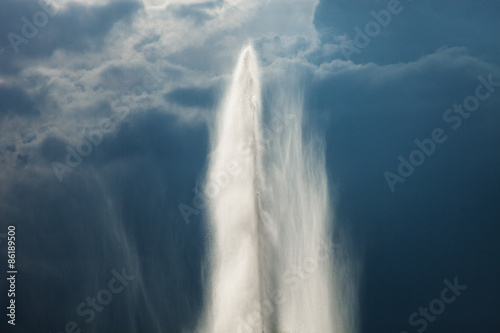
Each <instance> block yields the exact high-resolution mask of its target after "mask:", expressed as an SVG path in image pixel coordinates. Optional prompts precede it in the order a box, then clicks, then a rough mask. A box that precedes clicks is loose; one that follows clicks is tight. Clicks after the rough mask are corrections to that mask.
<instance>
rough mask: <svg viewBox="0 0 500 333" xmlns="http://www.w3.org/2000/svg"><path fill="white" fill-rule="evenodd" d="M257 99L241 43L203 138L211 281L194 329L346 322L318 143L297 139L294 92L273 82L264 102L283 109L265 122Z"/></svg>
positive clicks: (258, 331) (286, 331) (317, 330)
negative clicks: (208, 138)
mask: <svg viewBox="0 0 500 333" xmlns="http://www.w3.org/2000/svg"><path fill="white" fill-rule="evenodd" d="M261 99H262V97H261V87H260V73H259V65H258V61H257V57H256V54H255V51H254V50H253V47H252V46H251V45H249V46H246V47H245V48H244V49H243V51H242V53H241V55H240V57H239V60H238V64H237V66H236V69H235V72H234V74H233V79H232V83H231V86H230V88H229V91H228V94H227V96H226V99H225V102H224V104H223V105H222V108H221V109H220V111H219V114H218V119H217V126H216V128H215V133H213V138H212V145H213V146H212V154H211V158H210V164H209V170H208V175H207V181H206V185H205V194H206V196H207V197H208V198H209V206H208V208H209V219H210V233H211V235H210V236H211V242H210V245H211V249H210V262H209V264H210V283H209V287H208V291H207V295H206V296H207V302H206V310H205V314H204V320H203V322H202V325H201V326H202V327H201V328H200V329H199V330H200V331H202V332H208V333H240V332H241V333H243V332H245V333H247V332H252V333H254V332H255V333H262V332H266V333H276V332H280V333H299V332H300V333H309V332H310V333H347V332H352V331H353V325H352V318H354V317H353V313H352V312H353V311H352V310H353V303H352V301H353V299H354V297H353V296H352V290H350V289H349V288H348V286H346V285H345V284H344V282H345V279H344V277H345V276H346V274H345V272H346V270H345V267H340V263H339V262H337V259H336V258H338V256H337V255H336V253H335V251H337V247H336V246H334V245H333V244H332V243H331V232H332V230H331V229H332V226H331V222H332V221H331V214H330V213H331V212H330V211H329V208H328V205H329V198H328V186H327V177H326V172H325V162H324V158H323V153H322V151H323V146H322V145H319V146H314V145H313V144H312V143H311V144H309V145H304V144H303V139H302V131H301V127H302V125H301V119H302V101H301V100H299V98H298V97H297V94H294V93H292V92H286V91H285V90H283V89H282V90H280V91H276V92H275V94H274V96H273V101H274V102H273V105H272V109H276V108H278V109H279V110H282V112H281V114H280V115H278V116H274V118H273V119H272V120H273V121H274V126H272V127H267V128H266V129H267V131H264V130H263V128H264V127H263V125H262V102H261ZM263 132H265V133H266V134H267V135H264V136H263ZM336 265H338V266H339V267H337V266H336ZM340 288H344V289H340ZM348 289H349V290H348Z"/></svg>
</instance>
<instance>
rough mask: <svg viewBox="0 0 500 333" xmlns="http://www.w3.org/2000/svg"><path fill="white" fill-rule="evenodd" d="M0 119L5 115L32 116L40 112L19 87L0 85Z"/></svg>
mask: <svg viewBox="0 0 500 333" xmlns="http://www.w3.org/2000/svg"><path fill="white" fill-rule="evenodd" d="M0 103H1V104H0V120H1V119H2V118H3V117H4V116H6V115H10V116H22V117H32V116H37V115H39V114H40V111H39V110H38V106H37V103H36V102H34V101H33V100H32V99H31V98H30V97H29V96H28V95H27V94H26V93H25V92H24V91H23V89H22V88H20V87H11V88H7V87H1V86H0Z"/></svg>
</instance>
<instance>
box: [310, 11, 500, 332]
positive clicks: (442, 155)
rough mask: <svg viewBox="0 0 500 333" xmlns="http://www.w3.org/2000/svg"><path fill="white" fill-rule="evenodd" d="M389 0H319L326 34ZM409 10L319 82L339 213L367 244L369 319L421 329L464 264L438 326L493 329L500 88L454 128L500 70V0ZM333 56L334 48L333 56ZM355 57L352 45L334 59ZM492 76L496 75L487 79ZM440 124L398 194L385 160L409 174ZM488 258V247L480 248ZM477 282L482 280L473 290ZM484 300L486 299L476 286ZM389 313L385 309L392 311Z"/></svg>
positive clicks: (381, 327) (317, 98) (390, 327)
mask: <svg viewBox="0 0 500 333" xmlns="http://www.w3.org/2000/svg"><path fill="white" fill-rule="evenodd" d="M387 3H388V2H387V1H380V2H372V1H321V3H320V5H319V7H318V8H317V11H316V16H315V24H316V26H317V27H318V30H319V32H320V33H321V40H322V42H323V43H333V44H335V43H340V42H339V41H340V40H341V39H338V36H339V35H342V34H347V35H348V36H349V38H353V37H354V34H355V32H354V30H353V28H354V27H356V26H358V27H360V28H364V26H365V24H366V23H368V22H369V21H370V20H374V18H373V17H372V16H371V15H370V10H375V11H379V10H382V9H385V8H386V6H387ZM401 4H402V6H403V7H404V10H403V11H402V12H401V13H400V14H398V15H397V16H393V17H392V21H391V23H390V24H389V25H388V26H387V27H385V28H383V29H382V31H381V32H380V34H379V35H377V36H376V37H374V38H372V40H371V42H370V44H369V45H368V46H366V47H364V48H362V49H361V50H360V51H361V52H360V53H359V54H353V55H352V57H351V60H352V61H353V62H354V63H355V64H356V63H357V64H365V65H363V66H355V65H354V64H352V63H348V64H346V63H343V64H341V63H338V62H333V63H332V64H331V72H329V73H328V74H323V75H322V76H321V77H320V78H316V80H315V81H314V82H313V85H312V87H311V89H310V90H309V91H308V94H307V106H308V107H309V108H310V109H312V110H315V114H316V115H317V116H318V117H320V119H325V121H326V123H325V124H324V125H323V126H324V127H325V132H326V143H327V151H326V157H327V169H328V170H329V172H330V177H331V179H332V183H333V184H334V186H335V188H336V189H337V193H338V199H337V211H336V212H337V216H338V218H339V221H341V222H340V223H341V224H343V225H345V226H346V228H349V229H350V230H351V232H352V233H353V235H354V239H357V240H358V241H359V242H361V243H362V244H364V247H365V253H366V255H365V264H364V282H363V284H362V289H361V295H362V298H361V299H362V303H361V309H362V313H364V314H363V315H362V331H363V332H400V331H405V330H406V331H408V332H410V331H414V330H416V329H417V328H420V326H416V325H413V326H411V325H410V323H409V321H408V318H409V316H410V314H412V313H413V312H415V311H416V312H418V308H419V307H420V306H425V307H427V306H428V305H429V302H430V301H431V300H433V299H434V298H436V297H437V296H438V294H439V291H440V290H441V289H442V288H443V283H442V281H443V280H444V279H445V278H447V279H451V278H452V277H454V276H458V280H459V281H461V282H462V283H463V284H467V285H469V286H470V289H468V291H467V293H464V294H463V295H462V296H461V298H460V299H458V300H457V301H456V302H455V303H453V306H448V305H447V306H446V310H445V313H444V314H443V315H441V316H439V317H438V319H436V320H435V321H434V322H432V323H431V322H429V323H428V325H429V326H428V331H429V332H430V331H431V329H432V330H433V331H436V332H438V331H446V330H449V328H450V327H455V330H457V329H458V328H459V329H458V330H459V331H461V332H468V331H475V330H478V327H480V330H481V331H482V332H492V333H493V332H495V331H496V330H497V329H498V327H500V323H499V321H498V319H497V318H496V317H495V316H494V315H493V313H494V310H493V309H498V306H497V305H496V303H497V299H498V293H492V292H491V290H492V288H494V287H493V286H494V283H493V282H492V281H493V280H495V279H499V278H500V275H499V271H498V270H496V269H492V267H496V266H498V264H499V260H498V252H499V250H500V249H499V246H498V242H497V241H496V240H495V239H497V238H498V235H499V233H500V231H499V228H498V219H499V218H500V212H499V210H498V201H499V200H500V193H499V192H498V187H499V186H500V179H499V176H498V170H499V168H500V152H499V150H498V142H499V141H500V136H499V134H498V131H497V129H496V128H495V127H496V126H495V125H493V124H498V123H499V122H500V116H499V113H498V110H500V88H499V87H498V86H495V87H494V89H495V91H494V92H493V93H492V94H491V96H489V97H488V98H487V99H486V100H485V101H481V102H480V105H479V108H478V109H477V111H474V112H473V113H471V115H470V116H468V118H466V119H463V122H462V124H461V126H460V127H459V128H457V129H456V130H454V129H453V128H452V127H450V123H446V122H445V121H444V120H443V114H444V112H445V111H446V110H447V109H452V108H453V105H454V104H463V103H464V100H465V98H466V97H467V96H474V94H475V88H476V87H477V85H478V84H480V81H479V80H478V76H479V75H481V76H483V77H484V78H487V77H488V76H489V75H492V78H493V81H495V82H500V67H499V63H498V59H499V54H500V49H499V47H498V43H496V40H497V37H495V36H498V34H499V28H500V25H499V24H498V20H497V18H498V16H499V15H500V6H499V4H498V2H495V1H480V2H477V1H454V2H448V1H412V2H409V1H401ZM327 58H328V57H327ZM333 59H341V60H345V58H344V55H343V53H342V52H341V51H339V50H337V51H336V53H334V54H333V55H330V59H329V60H328V61H330V60H333ZM483 89H484V88H483ZM435 128H442V129H443V131H444V133H445V134H446V136H447V140H446V141H445V142H443V143H441V144H435V145H436V147H435V151H434V153H433V154H432V155H431V156H426V158H425V161H424V162H423V164H422V165H420V166H418V167H415V171H414V172H413V174H412V175H411V176H409V177H408V178H406V180H405V182H404V183H398V184H397V185H396V191H395V192H394V193H392V192H391V191H390V189H389V187H388V184H387V182H386V180H385V179H384V176H383V173H384V172H385V171H387V170H390V171H391V172H396V173H397V168H398V165H399V163H400V162H399V160H398V156H399V155H401V156H403V157H404V158H406V159H408V157H409V154H410V153H411V152H412V151H414V150H415V149H417V146H416V145H415V143H414V140H415V139H418V140H424V139H428V138H430V137H431V132H432V130H433V129H435ZM478 258H481V259H478ZM472 288H474V291H472V290H473V289H472ZM476 298H477V299H481V304H480V305H479V306H478V304H477V302H476V301H474V299H476ZM452 307H453V308H452ZM381 318H384V319H381Z"/></svg>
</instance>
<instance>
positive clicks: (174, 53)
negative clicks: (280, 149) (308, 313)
mask: <svg viewBox="0 0 500 333" xmlns="http://www.w3.org/2000/svg"><path fill="white" fill-rule="evenodd" d="M499 17H500V3H499V2H497V1H493V0H490V1H486V0H484V1H472V0H458V1H444V0H443V1H431V0H413V1H410V0H401V1H395V0H389V1H386V0H384V1H361V0H358V1H344V0H337V1H324V0H322V1H312V0H300V1H294V2H290V1H284V0H271V1H251V2H250V1H244V0H233V1H200V0H189V1H188V0H186V1H181V0H172V1H164V0H144V1H142V2H141V1H112V0H109V1H97V0H95V1H94V0H65V1H62V0H60V1H56V0H46V1H43V2H40V3H38V2H37V1H26V0H23V1H13V0H12V1H11V0H5V1H2V2H1V4H0V32H1V38H0V170H1V172H0V241H1V243H0V249H1V253H2V257H1V258H2V262H4V263H6V260H7V259H6V255H7V246H6V240H5V239H4V238H1V237H2V236H3V234H5V233H7V226H8V225H15V226H16V235H17V237H16V238H17V239H18V245H17V254H16V259H17V263H18V270H19V273H18V276H17V288H18V293H16V302H17V304H18V307H17V316H16V326H15V327H12V326H11V325H8V324H7V323H6V319H5V318H4V319H2V321H1V322H0V327H2V332H3V331H6V330H7V331H8V332H34V331H41V332H62V331H64V327H65V325H67V323H68V322H72V321H74V322H75V323H76V325H78V328H80V329H82V332H140V333H144V332H183V333H184V332H188V331H190V330H191V329H193V328H194V326H195V324H196V320H197V318H198V316H199V313H200V310H201V308H202V293H203V286H202V276H203V273H204V266H203V258H204V255H205V254H204V248H205V242H206V238H205V237H206V236H205V231H206V230H205V226H206V221H205V219H204V215H203V212H202V211H198V210H196V213H197V215H196V214H195V215H191V216H190V223H189V224H187V223H186V221H185V219H184V218H183V216H182V214H181V213H180V211H179V208H178V207H179V205H180V204H185V205H189V206H190V207H193V206H194V204H193V198H194V197H195V193H194V191H193V189H195V188H196V187H197V186H198V185H199V184H200V183H201V182H202V180H203V177H204V172H205V171H206V163H207V154H208V140H209V131H210V127H211V126H212V125H213V119H214V115H215V111H216V109H217V107H218V105H219V103H220V101H221V98H222V96H223V93H224V90H225V87H226V86H227V83H228V79H229V77H230V74H231V70H232V68H233V66H234V64H235V60H236V57H237V55H238V52H239V50H240V48H241V47H242V46H243V45H244V44H245V43H246V42H247V41H248V40H249V39H251V40H253V41H254V45H255V48H256V50H257V52H258V54H259V57H260V60H261V65H262V73H263V88H264V89H263V91H264V106H265V101H266V96H270V95H272V94H273V88H272V87H273V84H276V83H277V82H280V80H281V81H282V82H285V81H297V83H298V86H299V87H300V89H301V90H302V91H301V92H302V93H303V94H304V111H305V122H304V124H305V132H306V133H316V134H318V133H319V134H320V135H321V136H323V137H324V140H325V143H326V151H325V156H326V163H327V171H328V176H329V182H330V187H331V189H332V190H331V192H332V193H331V194H332V205H333V204H334V207H335V214H336V219H337V221H338V223H339V225H340V227H341V229H342V230H343V231H345V232H346V233H348V234H349V236H350V237H349V239H350V243H351V247H353V249H354V251H353V257H352V260H353V261H354V263H355V265H358V266H359V267H360V270H361V273H362V274H361V278H360V282H359V304H360V316H359V321H360V333H387V332H394V333H400V332H403V331H406V332H408V333H412V332H419V330H420V332H423V331H425V332H429V333H432V332H439V333H443V332H454V333H462V332H464V333H465V332H467V333H468V332H481V333H498V332H500V316H499V315H498V314H499V313H500V292H498V291H497V289H498V288H497V286H496V284H497V281H500V268H499V267H500V242H499V241H498V240H499V237H500V224H499V222H500V192H499V186H500V174H499V170H500V150H499V149H498V144H499V143H500V132H499V131H498V124H500V115H499V110H500V63H499V60H500V46H499V43H498V41H499V37H498V36H500V23H499V21H498V18H499ZM26 22H28V23H26ZM433 133H434V134H433ZM416 142H417V143H416ZM398 169H399V170H398ZM1 267H3V268H5V270H7V269H6V264H5V265H3V266H1ZM122 269H125V271H126V273H127V274H131V275H133V276H134V279H131V280H130V281H129V282H128V284H127V285H123V286H124V289H123V290H122V291H120V292H117V293H112V294H110V295H112V297H113V298H112V300H111V302H110V303H109V304H107V305H106V306H105V307H103V309H101V311H97V310H95V311H94V312H95V317H94V318H92V320H90V315H83V316H82V315H80V314H79V313H78V312H77V309H78V306H79V305H80V304H81V303H82V302H83V303H84V307H82V308H80V310H81V311H85V310H88V311H90V310H89V309H91V307H90V306H87V305H85V302H86V299H87V297H90V298H92V297H96V295H97V294H98V293H99V291H100V290H103V289H105V290H110V289H113V288H110V285H109V283H110V281H111V279H113V278H115V279H116V274H121V273H120V272H122ZM122 275H123V274H122ZM455 278H456V279H457V281H458V282H457V283H458V284H459V285H467V289H465V290H462V291H460V290H455V291H456V294H452V291H450V290H449V289H450V288H449V286H448V285H447V284H446V283H445V282H444V281H445V280H447V281H448V282H449V283H451V284H453V283H454V279H455ZM125 283H127V282H126V281H125ZM0 287H1V288H0V292H1V296H0V301H1V302H2V304H3V305H2V306H7V302H8V300H7V296H6V295H7V290H8V286H7V284H6V282H5V280H4V282H2V283H1V284H0ZM444 288H448V290H449V291H448V292H445V293H444V295H445V296H444V298H443V296H442V291H443V290H444ZM104 293H105V292H104ZM458 294H459V295H458ZM453 295H455V296H456V298H455V299H454V300H453V301H450V302H449V303H445V302H444V301H434V300H436V299H438V300H442V299H449V298H450V297H451V296H453ZM101 296H102V293H101ZM102 297H106V296H102ZM447 297H448V298H447ZM430 304H431V305H430ZM440 304H443V305H444V306H445V308H444V309H443V310H442V311H441V309H440V308H439V306H440ZM429 306H431V308H432V307H434V310H435V312H438V313H439V314H438V315H433V314H432V313H431V312H429V315H428V316H429V317H428V318H431V319H425V318H426V315H425V314H422V313H420V310H419V308H420V307H429ZM436 309H437V310H436ZM438 310H439V311H438ZM81 311H80V312H81ZM90 312H91V311H90ZM90 312H87V313H90ZM414 313H417V314H416V315H413V314H414ZM412 315H413V317H412ZM3 317H5V315H3ZM410 317H412V318H413V320H412V321H411V322H410V319H409V318H410ZM434 317H435V318H434ZM85 319H89V322H88V323H87V322H85ZM70 326H71V324H70ZM183 329H184V331H183ZM313 333H315V332H313Z"/></svg>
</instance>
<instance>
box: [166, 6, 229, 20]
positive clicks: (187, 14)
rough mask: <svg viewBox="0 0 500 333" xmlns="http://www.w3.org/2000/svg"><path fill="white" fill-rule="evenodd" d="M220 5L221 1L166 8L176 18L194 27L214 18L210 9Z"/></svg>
mask: <svg viewBox="0 0 500 333" xmlns="http://www.w3.org/2000/svg"><path fill="white" fill-rule="evenodd" d="M222 5H223V2H222V1H207V2H202V3H196V4H191V5H177V4H176V5H170V6H169V7H168V8H169V9H170V10H171V11H172V13H173V14H174V15H175V16H176V17H177V18H185V19H189V20H192V21H193V22H194V23H195V24H196V25H201V24H203V23H204V22H205V21H208V20H210V19H212V18H213V17H214V14H212V13H210V10H211V9H215V8H218V7H220V6H222Z"/></svg>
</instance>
